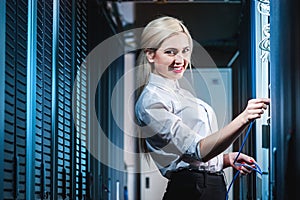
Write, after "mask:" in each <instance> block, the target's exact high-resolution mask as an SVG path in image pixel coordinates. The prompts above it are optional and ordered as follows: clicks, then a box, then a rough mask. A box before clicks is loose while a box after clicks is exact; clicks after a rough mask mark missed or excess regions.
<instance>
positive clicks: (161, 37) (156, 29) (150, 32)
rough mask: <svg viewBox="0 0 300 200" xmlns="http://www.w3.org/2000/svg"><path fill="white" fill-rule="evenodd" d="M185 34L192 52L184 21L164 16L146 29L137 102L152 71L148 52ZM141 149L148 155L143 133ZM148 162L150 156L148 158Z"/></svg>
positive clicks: (141, 42) (139, 72) (138, 79)
mask: <svg viewBox="0 0 300 200" xmlns="http://www.w3.org/2000/svg"><path fill="white" fill-rule="evenodd" d="M182 32H183V33H185V34H186V35H187V36H188V39H189V43H190V44H189V45H190V50H191V51H192V49H193V40H192V37H191V35H190V33H189V31H188V29H187V27H186V26H185V25H184V24H183V22H182V21H180V20H179V19H176V18H174V17H170V16H163V17H159V18H157V19H154V20H152V21H150V22H149V23H148V24H147V25H146V27H145V28H144V30H143V32H142V34H141V38H140V48H141V52H140V54H139V57H138V61H137V64H138V68H137V77H136V80H137V91H136V95H135V96H136V100H137V99H138V98H139V96H140V94H141V93H142V91H143V89H144V87H145V85H147V83H148V79H149V75H150V73H151V71H152V65H151V64H150V63H149V62H148V59H147V55H146V53H147V51H153V52H155V51H156V50H157V49H158V48H159V47H160V46H161V44H162V43H163V42H164V41H165V40H166V39H168V38H170V37H171V36H174V35H176V34H178V33H182ZM139 131H141V130H139ZM139 135H140V137H139V138H140V139H139V140H140V141H139V147H140V150H142V151H143V152H145V153H147V152H148V149H147V147H146V141H145V138H143V137H142V135H141V132H140V133H139ZM146 158H147V160H148V156H146Z"/></svg>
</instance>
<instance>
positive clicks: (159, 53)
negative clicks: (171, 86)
mask: <svg viewBox="0 0 300 200" xmlns="http://www.w3.org/2000/svg"><path fill="white" fill-rule="evenodd" d="M190 58H191V47H190V43H189V38H188V36H187V35H186V34H185V33H183V32H180V33H178V34H176V35H173V36H171V37H169V38H167V39H166V40H164V41H163V43H162V44H161V46H160V47H159V48H158V49H157V50H156V51H147V59H148V61H149V62H150V63H152V64H153V65H154V69H153V71H152V72H153V73H154V74H158V75H161V76H163V77H165V78H168V79H171V80H176V79H179V78H181V77H182V76H183V73H184V71H185V70H186V68H187V66H188V64H189V61H190Z"/></svg>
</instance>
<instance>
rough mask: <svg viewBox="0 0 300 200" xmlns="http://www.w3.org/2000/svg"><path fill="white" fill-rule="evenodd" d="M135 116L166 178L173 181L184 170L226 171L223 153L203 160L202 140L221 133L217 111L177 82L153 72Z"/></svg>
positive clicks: (136, 107)
mask: <svg viewBox="0 0 300 200" xmlns="http://www.w3.org/2000/svg"><path fill="white" fill-rule="evenodd" d="M135 113H136V118H137V120H138V122H139V124H140V126H141V129H142V137H145V138H146V145H147V148H148V150H149V153H150V154H151V156H152V159H153V160H154V162H155V164H156V166H157V167H158V169H159V170H160V172H161V173H162V175H163V176H165V177H167V178H170V174H171V172H173V171H176V170H178V169H182V168H193V169H195V168H196V169H199V170H207V171H210V172H215V171H220V170H222V169H223V154H219V155H218V156H216V157H214V158H212V159H211V160H209V161H208V162H202V161H201V157H200V148H199V145H198V144H199V141H200V140H201V139H202V138H204V137H206V136H208V135H209V134H211V133H214V132H216V131H217V130H218V123H217V118H216V115H215V113H214V111H213V109H212V108H211V107H210V106H209V105H208V104H207V103H205V102H204V101H202V100H200V99H199V98H196V97H195V96H193V95H192V93H190V92H189V91H187V90H185V89H183V88H180V86H179V83H178V81H177V80H170V79H167V78H164V77H162V76H160V75H156V74H153V73H151V74H150V77H149V82H148V84H147V85H146V86H145V88H144V90H143V92H142V94H141V95H140V97H139V99H138V101H137V102H136V105H135Z"/></svg>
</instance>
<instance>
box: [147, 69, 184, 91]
mask: <svg viewBox="0 0 300 200" xmlns="http://www.w3.org/2000/svg"><path fill="white" fill-rule="evenodd" d="M149 84H152V85H155V86H158V87H161V88H163V89H167V90H168V89H171V90H173V91H174V90H178V89H180V86H179V83H178V80H171V79H168V78H165V77H162V76H160V75H158V74H154V73H150V76H149Z"/></svg>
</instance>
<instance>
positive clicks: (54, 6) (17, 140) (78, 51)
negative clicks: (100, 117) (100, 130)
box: [0, 0, 89, 199]
mask: <svg viewBox="0 0 300 200" xmlns="http://www.w3.org/2000/svg"><path fill="white" fill-rule="evenodd" d="M1 11H3V12H1V26H2V27H4V29H1V42H2V41H3V42H4V46H3V55H1V62H2V63H1V64H2V65H1V73H0V75H1V81H2V82H1V90H0V92H1V93H0V94H1V96H2V97H1V99H0V100H1V113H2V109H3V111H4V112H3V114H1V118H0V124H1V133H0V134H1V139H0V140H1V144H3V145H1V149H0V150H1V151H0V158H1V160H0V167H1V168H0V171H1V172H0V173H1V179H2V181H3V182H2V181H1V185H0V191H1V192H0V194H1V195H0V199H50V198H51V199H66V198H69V199H83V198H89V193H88V192H87V180H86V176H87V170H88V157H87V151H86V149H85V148H84V147H83V143H84V142H85V141H84V139H82V138H84V137H81V136H82V135H83V136H84V135H85V134H87V132H86V125H85V123H86V121H85V110H84V107H85V105H86V101H85V98H86V93H87V90H86V89H85V88H84V87H86V84H85V81H86V76H85V74H80V75H78V77H79V79H82V80H81V85H80V87H81V88H79V89H78V92H77V99H78V103H77V104H75V105H74V106H75V107H80V108H82V109H81V111H80V113H79V114H78V116H77V117H78V118H80V119H81V121H79V122H78V124H77V129H75V125H74V122H73V116H72V104H71V96H72V95H71V92H72V86H73V85H72V84H73V81H74V79H75V77H76V72H77V70H78V68H80V67H84V65H83V66H82V63H83V62H84V58H85V56H86V55H87V48H86V47H87V30H86V29H87V7H86V1H71V0H70V1H63V0H62V1H55V0H54V1H46V0H45V1H25V0H24V1H22V0H18V1H2V2H1ZM2 19H3V20H2ZM1 47H2V46H1Z"/></svg>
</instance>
